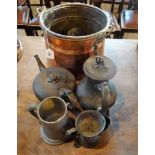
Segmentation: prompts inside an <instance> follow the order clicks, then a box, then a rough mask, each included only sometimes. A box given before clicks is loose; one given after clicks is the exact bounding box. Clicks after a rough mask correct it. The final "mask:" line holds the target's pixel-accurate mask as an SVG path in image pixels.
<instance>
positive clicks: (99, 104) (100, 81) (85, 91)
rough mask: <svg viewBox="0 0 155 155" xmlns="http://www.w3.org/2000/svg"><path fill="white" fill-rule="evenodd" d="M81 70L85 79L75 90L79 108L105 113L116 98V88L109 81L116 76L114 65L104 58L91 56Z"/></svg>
mask: <svg viewBox="0 0 155 155" xmlns="http://www.w3.org/2000/svg"><path fill="white" fill-rule="evenodd" d="M83 70H84V73H85V75H86V77H85V78H84V79H83V80H81V81H80V83H79V85H78V87H77V90H76V95H77V97H78V100H79V102H80V106H81V108H82V109H84V110H90V109H92V110H100V111H102V112H103V113H106V112H107V111H108V110H109V108H110V107H111V106H112V105H113V104H114V103H115V100H116V96H117V92H116V88H115V86H114V84H113V83H112V82H111V81H110V79H111V78H112V77H113V76H114V75H115V74H116V66H115V64H114V63H113V62H112V61H111V60H110V59H109V58H107V57H105V56H92V57H90V58H89V59H87V60H86V61H85V63H84V65H83Z"/></svg>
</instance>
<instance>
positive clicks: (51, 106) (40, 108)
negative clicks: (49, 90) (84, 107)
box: [28, 97, 68, 145]
mask: <svg viewBox="0 0 155 155" xmlns="http://www.w3.org/2000/svg"><path fill="white" fill-rule="evenodd" d="M28 111H29V112H30V113H31V114H32V115H33V116H35V117H36V118H38V119H39V120H40V123H41V129H40V134H41V137H42V139H43V140H44V141H45V142H46V143H48V144H53V145H57V144H61V143H63V142H64V141H63V139H64V135H65V132H66V131H65V125H66V123H67V120H68V117H67V104H66V103H65V101H64V100H63V99H61V98H59V97H48V98H46V99H44V100H43V101H41V102H40V104H39V105H36V104H33V105H31V106H30V107H29V108H28Z"/></svg>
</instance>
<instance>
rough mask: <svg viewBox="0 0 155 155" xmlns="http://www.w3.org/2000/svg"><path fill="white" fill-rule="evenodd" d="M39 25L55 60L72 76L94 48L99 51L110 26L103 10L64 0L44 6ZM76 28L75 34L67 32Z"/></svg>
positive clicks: (77, 71) (79, 71) (108, 18)
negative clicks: (45, 8)
mask: <svg viewBox="0 0 155 155" xmlns="http://www.w3.org/2000/svg"><path fill="white" fill-rule="evenodd" d="M40 25H41V27H42V30H43V31H44V38H45V43H46V48H50V49H51V50H52V51H54V57H55V60H56V62H57V64H58V65H59V66H62V67H65V68H67V69H69V70H70V71H71V72H72V73H73V74H74V75H76V77H77V74H78V73H81V71H82V65H83V63H84V61H85V60H86V59H87V58H88V57H89V56H90V55H92V54H93V51H94V49H95V51H96V52H97V53H102V54H103V45H104V38H105V37H106V36H107V34H109V33H110V32H111V31H112V30H113V27H112V25H111V24H110V17H109V15H108V13H107V12H105V11H103V10H101V9H99V8H97V7H94V6H92V5H87V4H82V3H66V4H62V5H57V6H55V7H52V8H49V9H47V10H44V11H43V12H41V14H40ZM77 29H78V30H79V33H78V34H76V32H75V33H74V34H73V35H72V34H71V33H69V31H70V30H71V31H72V30H73V31H74V30H75V31H76V30H77Z"/></svg>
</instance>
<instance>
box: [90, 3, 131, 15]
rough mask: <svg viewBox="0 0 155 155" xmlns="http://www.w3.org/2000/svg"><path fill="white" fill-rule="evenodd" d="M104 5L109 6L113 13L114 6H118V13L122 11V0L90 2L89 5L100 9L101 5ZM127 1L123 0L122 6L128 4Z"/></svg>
mask: <svg viewBox="0 0 155 155" xmlns="http://www.w3.org/2000/svg"><path fill="white" fill-rule="evenodd" d="M102 3H105V4H111V12H112V13H113V12H114V5H115V4H118V5H119V9H118V13H119V12H120V11H121V10H122V8H123V2H122V0H90V4H94V5H95V6H97V7H99V8H100V7H101V4H102ZM128 3H129V0H124V4H128Z"/></svg>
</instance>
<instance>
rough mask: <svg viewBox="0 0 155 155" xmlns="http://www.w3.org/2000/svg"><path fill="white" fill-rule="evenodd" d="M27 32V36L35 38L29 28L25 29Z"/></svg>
mask: <svg viewBox="0 0 155 155" xmlns="http://www.w3.org/2000/svg"><path fill="white" fill-rule="evenodd" d="M25 32H26V35H27V36H35V33H34V31H33V30H32V29H30V28H28V27H25Z"/></svg>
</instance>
